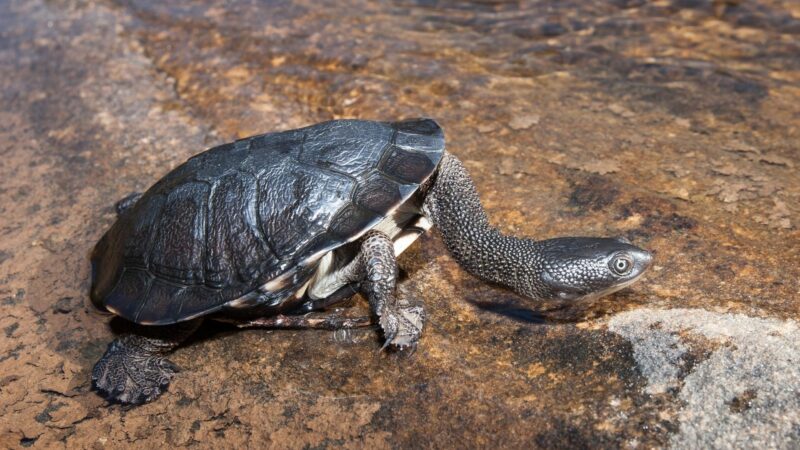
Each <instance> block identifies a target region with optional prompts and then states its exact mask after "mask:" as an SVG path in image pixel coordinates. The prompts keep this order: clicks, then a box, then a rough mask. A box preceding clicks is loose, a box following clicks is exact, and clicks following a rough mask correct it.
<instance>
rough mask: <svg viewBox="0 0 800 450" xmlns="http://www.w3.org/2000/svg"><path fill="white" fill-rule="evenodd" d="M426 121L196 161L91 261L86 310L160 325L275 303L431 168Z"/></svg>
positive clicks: (247, 147) (143, 202) (287, 140)
mask: <svg viewBox="0 0 800 450" xmlns="http://www.w3.org/2000/svg"><path fill="white" fill-rule="evenodd" d="M443 153H444V133H443V131H442V129H441V128H440V127H439V125H438V124H437V123H436V122H435V121H433V120H430V119H416V120H409V121H403V122H393V123H386V122H372V121H363V120H334V121H330V122H325V123H320V124H317V125H313V126H310V127H306V128H301V129H297V130H290V131H283V132H277V133H268V134H263V135H258V136H253V137H250V138H246V139H241V140H238V141H236V142H234V143H230V144H224V145H221V146H218V147H214V148H212V149H210V150H207V151H205V152H203V153H200V154H198V155H196V156H194V157H192V158H190V159H189V160H188V161H186V162H185V163H184V164H182V165H181V166H179V167H177V168H175V169H174V170H173V171H171V172H170V173H168V174H167V175H166V176H165V177H164V178H162V179H161V180H160V181H158V182H157V183H156V184H155V185H153V186H152V187H151V188H150V189H149V190H148V191H147V192H145V193H144V195H143V196H142V197H141V198H140V199H139V200H138V201H137V202H136V204H135V205H134V206H133V207H131V208H130V209H128V210H126V211H125V212H123V213H122V214H121V215H120V217H119V218H118V219H117V221H116V222H115V223H114V224H113V225H112V226H111V228H110V229H109V230H108V231H107V232H106V234H105V235H104V236H103V237H102V238H101V239H100V241H99V242H98V243H97V245H96V246H95V248H94V251H93V253H92V291H91V296H92V300H93V302H94V303H95V304H96V305H98V306H99V307H104V308H106V309H108V310H110V311H112V312H114V313H116V314H118V315H120V316H122V317H124V318H125V319H128V320H130V321H133V322H136V323H140V324H148V325H167V324H172V323H176V322H181V321H184V320H189V319H192V318H195V317H199V316H203V315H206V314H210V313H214V312H218V311H220V310H222V312H223V313H224V311H225V308H226V307H231V306H232V305H235V306H237V307H241V306H242V305H244V306H248V305H251V306H258V305H260V304H261V305H263V304H264V303H265V302H267V303H269V302H272V303H280V302H281V301H284V299H285V298H286V295H285V294H286V293H289V294H291V293H292V292H293V291H294V290H297V288H298V287H300V286H301V285H302V284H303V283H305V281H307V280H308V279H309V278H310V277H311V276H312V275H313V273H314V269H315V268H316V265H317V264H318V261H319V259H320V258H321V257H322V256H323V255H325V254H326V253H328V252H329V251H331V250H334V249H336V248H337V247H339V246H342V245H344V244H346V243H348V242H351V241H353V240H355V239H358V238H359V237H360V236H361V235H363V234H364V233H365V232H366V231H368V230H369V229H371V228H372V227H374V226H376V225H377V224H378V223H379V222H380V221H381V220H383V219H384V218H385V217H387V216H388V215H389V214H391V213H392V211H394V210H395V209H396V208H397V207H398V206H399V205H401V204H402V203H403V202H405V201H407V200H408V199H409V198H410V197H411V196H412V195H413V194H414V192H416V191H417V190H418V189H419V186H420V184H422V183H423V182H424V181H425V180H426V179H427V178H428V177H429V176H430V175H431V174H432V173H433V172H434V171H435V169H436V167H437V166H438V164H439V161H440V160H441V158H442V155H443Z"/></svg>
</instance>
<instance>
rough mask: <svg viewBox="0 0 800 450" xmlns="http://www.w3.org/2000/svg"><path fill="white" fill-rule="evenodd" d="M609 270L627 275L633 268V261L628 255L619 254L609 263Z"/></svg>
mask: <svg viewBox="0 0 800 450" xmlns="http://www.w3.org/2000/svg"><path fill="white" fill-rule="evenodd" d="M609 266H610V267H611V271H612V272H614V273H615V274H617V275H627V274H628V273H630V271H631V269H632V268H633V261H631V258H630V256H628V255H619V256H617V257H615V258H614V259H612V260H611V263H610V264H609Z"/></svg>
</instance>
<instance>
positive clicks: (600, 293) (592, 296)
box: [574, 271, 645, 301]
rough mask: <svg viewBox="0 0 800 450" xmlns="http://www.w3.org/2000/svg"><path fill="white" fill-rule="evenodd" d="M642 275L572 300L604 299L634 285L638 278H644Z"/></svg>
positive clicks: (642, 273) (643, 272)
mask: <svg viewBox="0 0 800 450" xmlns="http://www.w3.org/2000/svg"><path fill="white" fill-rule="evenodd" d="M644 274H645V271H642V272H641V273H639V274H638V275H636V276H635V277H632V278H629V279H627V280H625V281H623V282H621V283H619V284H615V285H613V286H609V287H607V288H605V289H603V290H600V291H595V292H590V293H588V294H586V295H583V296H580V297H577V298H575V299H574V300H581V301H591V300H595V299H598V298H600V297H605V296H606V295H609V294H613V293H614V292H617V291H621V290H623V289H625V288H626V287H628V286H630V285H632V284H633V283H636V282H637V281H639V279H640V278H642V276H644Z"/></svg>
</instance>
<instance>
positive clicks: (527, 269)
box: [423, 153, 548, 298]
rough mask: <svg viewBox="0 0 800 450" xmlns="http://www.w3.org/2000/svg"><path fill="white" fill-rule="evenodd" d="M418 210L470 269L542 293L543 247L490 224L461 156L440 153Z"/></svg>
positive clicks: (534, 294)
mask: <svg viewBox="0 0 800 450" xmlns="http://www.w3.org/2000/svg"><path fill="white" fill-rule="evenodd" d="M423 211H424V212H425V214H426V215H427V216H428V217H430V218H431V220H432V221H433V223H434V225H436V227H437V228H438V229H439V231H440V232H441V234H442V238H443V240H444V243H445V245H446V246H447V248H448V250H450V253H451V254H452V255H453V257H454V258H455V259H456V261H458V263H459V264H460V265H461V267H463V268H464V269H466V270H467V271H468V272H469V273H471V274H473V275H475V276H477V277H479V278H482V279H484V280H486V281H490V282H493V283H497V284H500V285H503V286H506V287H508V288H510V289H512V290H514V291H515V292H517V293H519V294H522V295H525V296H527V297H531V298H541V297H547V296H548V295H547V290H548V289H547V287H546V286H544V285H543V284H542V283H541V282H540V277H539V274H540V273H541V270H542V263H543V258H542V253H541V250H540V248H539V247H540V246H539V245H538V244H537V243H536V242H535V241H533V240H531V239H520V238H516V237H513V236H506V235H503V234H502V233H501V232H500V231H499V230H497V229H496V228H494V227H492V226H491V225H490V224H489V219H488V218H487V217H486V213H485V212H484V210H483V206H482V205H481V202H480V198H479V197H478V191H477V190H476V189H475V184H474V183H473V182H472V179H471V178H470V176H469V173H467V170H466V169H465V168H464V165H463V164H462V163H461V161H459V160H458V158H456V157H455V156H453V155H451V154H450V153H445V155H444V157H443V158H442V162H441V163H440V165H439V170H438V172H437V174H436V178H435V180H434V181H433V185H432V186H431V187H430V188H429V190H428V193H427V196H426V197H425V202H424V204H423Z"/></svg>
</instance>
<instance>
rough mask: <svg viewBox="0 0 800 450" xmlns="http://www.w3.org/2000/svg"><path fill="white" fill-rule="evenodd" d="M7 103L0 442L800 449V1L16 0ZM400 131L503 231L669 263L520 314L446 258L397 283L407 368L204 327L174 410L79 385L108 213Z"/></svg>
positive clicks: (8, 28)
mask: <svg viewBox="0 0 800 450" xmlns="http://www.w3.org/2000/svg"><path fill="white" fill-rule="evenodd" d="M164 3H168V5H169V6H163V4H164ZM0 103H1V104H2V105H3V107H2V108H1V109H0V148H1V149H2V156H3V157H2V159H0V179H2V182H0V192H1V193H2V197H1V198H2V200H1V201H0V212H1V213H2V215H1V216H0V237H1V238H0V280H2V282H0V304H2V308H3V314H2V317H0V332H1V333H2V335H0V337H1V338H2V339H0V447H3V448H7V447H8V448H17V447H37V448H58V447H69V448H102V447H112V448H117V447H135V448H159V447H162V446H164V445H171V446H178V447H181V446H191V445H194V446H200V447H203V448H220V447H221V448H228V447H245V446H250V447H258V448H260V447H275V448H286V447H290V448H324V447H348V448H352V447H370V448H409V447H410V448H415V447H431V448H485V447H512V448H530V447H531V446H533V447H542V448H585V447H593V448H595V447H607V448H620V447H624V448H636V447H676V448H686V447H720V448H728V447H730V448H733V447H755V448H760V447H776V448H797V446H798V445H800V417H798V410H799V409H800V408H799V407H798V406H799V405H798V398H800V386H798V379H800V377H799V376H798V372H797V370H798V369H797V367H798V361H800V348H798V342H799V341H800V339H799V336H798V325H797V320H798V318H800V313H799V312H798V311H800V285H799V284H798V275H800V231H798V226H800V201H799V200H800V177H798V176H797V170H798V167H800V156H798V155H800V153H798V142H800V121H799V120H798V118H800V7H798V4H797V2H793V1H790V0H784V1H777V0H775V1H773V0H759V1H751V2H737V1H686V0H675V1H655V2H645V1H636V0H624V1H620V0H605V1H598V2H582V1H576V0H568V1H531V2H509V3H502V2H498V3H487V2H474V3H466V2H456V1H393V2H380V3H374V2H366V1H359V0H347V1H338V0H337V1H332V0H323V1H313V2H312V1H307V0H300V1H297V2H284V1H270V2H267V3H256V2H247V1H240V0H234V1H227V2H222V1H217V0H204V1H201V2H188V1H180V2H157V1H154V0H132V1H124V2H123V1H113V0H108V1H64V0H53V1H43V0H31V1H10V2H0ZM412 116H431V117H435V118H437V119H438V120H439V121H440V123H442V125H443V126H444V127H445V129H446V131H447V136H448V148H449V149H450V150H451V151H453V152H454V153H456V154H457V155H459V156H460V157H461V158H462V160H464V161H465V163H466V164H467V166H468V168H469V169H470V170H471V172H472V174H473V176H474V178H475V179H476V182H477V184H478V186H479V189H480V191H481V193H482V197H483V199H484V203H485V205H486V206H487V208H488V209H489V212H490V215H491V217H492V220H493V222H494V223H495V224H497V225H498V226H499V227H501V228H502V229H504V230H505V231H509V232H514V233H518V234H527V235H530V236H536V237H552V236H557V235H566V234H571V235H624V236H627V237H628V238H630V239H632V240H633V241H634V242H635V243H637V244H639V245H642V246H643V247H645V248H648V249H651V250H653V251H654V253H655V254H656V264H655V267H654V268H653V269H652V271H651V272H650V273H649V274H648V276H647V277H646V278H645V279H644V280H643V281H642V282H640V283H639V284H637V285H635V286H633V287H632V288H630V289H628V290H626V291H623V292H621V293H619V294H617V295H615V296H612V297H609V298H606V299H603V300H601V301H597V302H594V303H591V304H576V305H557V304H534V303H532V302H529V301H526V300H524V299H521V298H518V297H516V296H514V295H513V294H511V293H509V292H506V291H503V290H500V289H497V288H494V287H491V286H486V285H484V284H483V283H481V282H479V281H477V280H475V279H473V278H471V277H470V276H468V275H466V274H465V273H464V272H462V271H461V270H460V269H459V268H458V266H457V265H456V264H455V263H454V262H453V260H452V259H450V258H449V257H448V256H447V255H446V251H445V249H444V247H443V246H442V243H441V241H440V240H439V238H438V237H437V236H436V235H435V234H432V235H430V236H427V237H425V238H423V239H422V241H421V242H419V243H418V244H415V245H414V246H413V247H412V248H411V249H410V250H409V252H408V253H407V254H406V255H404V257H403V258H402V260H401V265H402V266H403V267H404V268H405V269H406V271H407V272H408V275H409V277H408V278H409V279H408V280H407V281H406V282H405V284H404V286H403V288H402V293H403V295H409V296H414V297H416V298H419V299H423V300H424V302H425V304H426V305H427V310H428V311H429V316H430V321H429V325H428V326H427V329H426V330H425V334H424V336H423V339H422V343H421V345H420V348H419V349H418V351H417V352H416V354H415V355H413V356H412V357H403V356H402V355H398V354H388V355H387V354H383V353H378V351H377V349H378V348H379V346H380V342H379V339H378V336H377V334H376V333H375V331H374V330H362V331H358V332H352V333H331V332H311V331H265V330H248V331H244V332H235V331H234V330H232V329H229V328H225V327H222V326H207V327H205V328H204V329H203V330H202V332H201V335H200V336H199V337H198V338H197V339H195V340H193V341H192V342H191V343H190V344H189V345H187V346H186V347H184V348H182V349H180V350H179V351H178V352H177V353H176V355H175V356H174V358H173V360H174V361H175V362H176V363H178V364H179V365H180V366H181V367H182V368H183V369H184V370H183V372H181V373H180V374H179V376H178V377H177V378H176V379H175V381H174V382H173V385H172V386H171V387H170V390H169V392H167V393H166V394H165V395H164V396H163V397H162V398H161V399H159V400H158V401H156V402H154V403H151V404H148V405H145V406H142V407H139V408H133V409H128V408H123V407H120V406H108V405H106V404H105V403H104V402H103V401H102V400H101V399H100V398H99V397H98V396H96V395H95V394H94V393H92V392H91V391H90V385H89V371H90V370H91V367H92V365H93V364H94V362H95V361H96V360H97V358H98V357H99V356H100V355H101V354H102V352H103V351H104V349H105V346H106V344H107V343H108V342H109V341H110V340H111V339H112V337H113V330H114V329H117V328H118V325H119V324H118V323H117V321H110V326H109V319H110V318H109V317H108V316H106V315H103V314H101V313H99V312H97V311H96V310H95V309H93V307H92V306H91V304H90V302H89V300H88V296H87V292H88V286H89V267H88V260H87V255H88V252H89V251H90V249H91V248H92V246H93V244H94V243H95V242H96V241H97V239H98V238H99V237H100V235H101V234H102V233H103V231H104V230H105V229H106V228H107V227H108V226H109V225H110V223H111V222H112V221H113V219H114V212H113V206H112V205H113V203H114V202H115V201H116V200H118V199H120V198H122V197H123V196H124V195H125V194H127V193H128V192H131V191H136V190H142V189H144V188H146V187H147V186H149V185H150V184H151V183H153V182H154V181H155V180H156V179H158V178H159V177H160V176H162V175H163V174H164V173H166V172H167V171H168V170H169V169H170V168H172V167H174V166H176V165H177V164H179V163H181V162H182V161H184V160H185V159H186V158H187V157H189V156H190V155H192V154H194V153H197V152H198V151H201V150H202V149H205V148H207V147H209V146H211V145H214V144H218V143H221V142H225V141H229V140H232V139H234V138H237V137H242V136H247V135H251V134H255V133H259V132H264V131H268V130H276V129H283V128H291V127H297V126H302V125H305V124H309V123H313V122H318V121H321V120H326V119H331V118H340V117H360V118H372V119H386V120H388V119H396V118H402V117H412ZM353 307H354V308H360V309H363V308H364V304H363V301H361V300H356V301H354V302H353Z"/></svg>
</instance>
